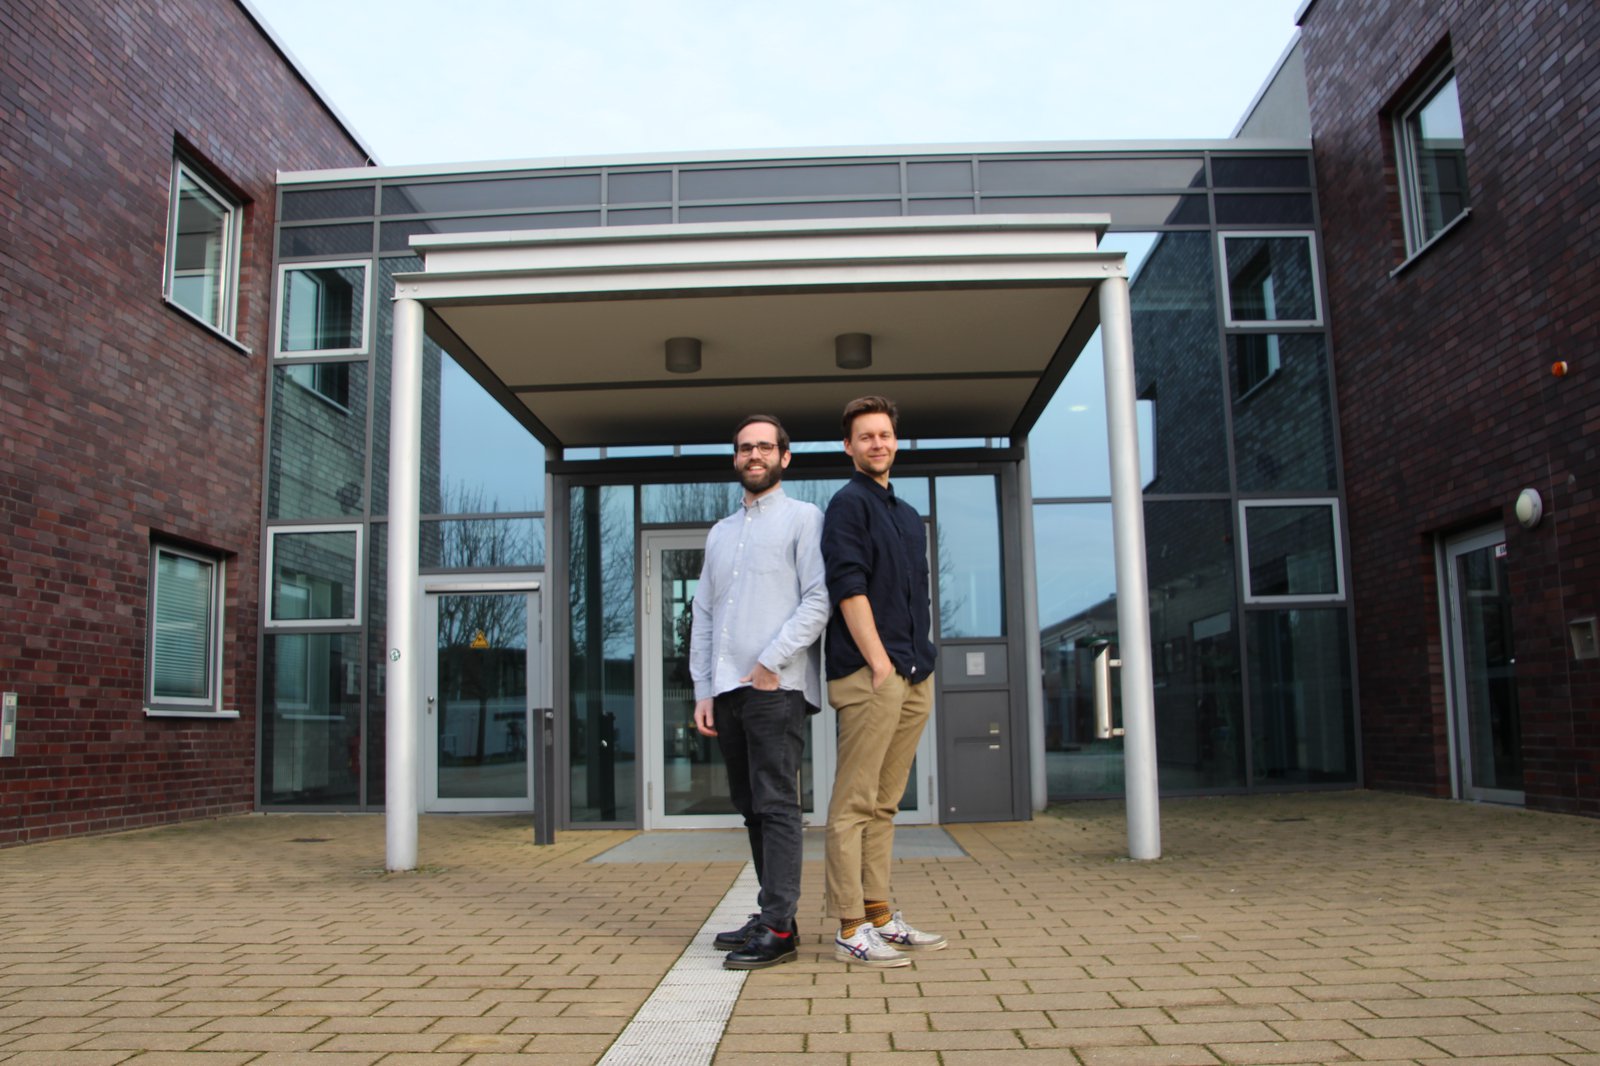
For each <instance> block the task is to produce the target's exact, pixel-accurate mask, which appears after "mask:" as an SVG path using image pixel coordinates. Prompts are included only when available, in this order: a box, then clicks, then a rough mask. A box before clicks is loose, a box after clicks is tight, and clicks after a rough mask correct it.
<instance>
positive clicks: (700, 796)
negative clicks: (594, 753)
mask: <svg viewBox="0 0 1600 1066" xmlns="http://www.w3.org/2000/svg"><path fill="white" fill-rule="evenodd" d="M705 544H706V531H705V530H703V529H697V530H673V531H671V532H654V533H653V532H646V533H645V534H644V560H643V566H641V568H640V569H641V571H642V573H643V578H644V590H643V591H644V595H643V601H642V604H641V607H642V609H643V618H644V622H643V625H642V626H641V627H640V630H641V632H642V634H643V643H644V686H645V687H644V741H645V742H644V767H645V768H644V797H645V803H644V827H645V828H646V829H695V828H736V827H739V826H742V825H743V824H744V822H743V820H742V819H741V818H740V817H739V815H738V814H737V813H736V812H735V811H734V809H733V804H732V803H731V802H730V801H729V799H728V775H727V771H726V770H725V769H724V767H723V763H722V752H721V750H720V749H718V747H717V741H716V738H715V737H703V736H701V735H700V734H699V732H698V731H697V730H696V729H695V727H694V682H693V681H692V680H691V679H690V677H689V638H690V633H691V629H692V627H693V624H694V614H693V603H694V593H695V588H696V587H697V586H698V584H699V580H700V567H701V565H702V564H703V562H704V561H705ZM821 717H822V716H821V715H813V716H812V717H811V728H810V730H808V731H807V739H806V750H805V754H804V756H803V757H802V759H801V764H800V801H801V804H800V805H801V810H802V812H803V813H804V816H805V820H806V824H808V825H809V824H812V823H813V822H814V821H816V818H815V811H816V803H815V797H816V795H817V794H818V789H819V785H820V783H819V782H818V780H817V776H818V775H817V773H816V769H817V768H816V767H814V766H813V759H812V755H813V753H814V752H816V751H819V750H822V748H821V723H820V721H819V719H820V718H821ZM822 794H823V795H826V793H825V792H824V793H822Z"/></svg>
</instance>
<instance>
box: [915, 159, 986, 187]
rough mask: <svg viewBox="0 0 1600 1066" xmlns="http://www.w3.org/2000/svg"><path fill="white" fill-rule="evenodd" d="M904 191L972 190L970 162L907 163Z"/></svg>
mask: <svg viewBox="0 0 1600 1066" xmlns="http://www.w3.org/2000/svg"><path fill="white" fill-rule="evenodd" d="M906 191H907V192H909V193H911V194H912V195H913V196H914V195H916V194H917V193H953V192H967V193H970V192H971V191H972V164H971V163H968V162H966V161H962V162H959V163H908V164H906Z"/></svg>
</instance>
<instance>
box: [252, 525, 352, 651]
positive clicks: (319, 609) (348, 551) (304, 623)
mask: <svg viewBox="0 0 1600 1066" xmlns="http://www.w3.org/2000/svg"><path fill="white" fill-rule="evenodd" d="M267 554H268V559H269V564H268V565H269V570H268V573H269V574H270V575H271V584H270V586H269V589H268V592H269V595H270V597H271V600H270V604H271V606H270V609H269V610H268V612H267V625H268V626H269V627H274V628H277V627H282V628H300V629H304V628H308V627H309V628H315V627H318V626H328V625H359V624H360V622H361V580H362V577H361V527H360V526H283V527H280V528H278V529H269V530H268V531H267Z"/></svg>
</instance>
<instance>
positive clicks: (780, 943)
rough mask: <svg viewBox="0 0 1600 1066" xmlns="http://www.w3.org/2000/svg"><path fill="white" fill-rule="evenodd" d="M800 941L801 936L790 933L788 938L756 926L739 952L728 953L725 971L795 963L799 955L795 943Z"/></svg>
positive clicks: (724, 964) (723, 966)
mask: <svg viewBox="0 0 1600 1066" xmlns="http://www.w3.org/2000/svg"><path fill="white" fill-rule="evenodd" d="M799 939H800V936H799V934H797V933H790V934H789V935H788V936H779V935H778V934H777V933H775V932H773V931H772V930H771V929H770V928H768V927H767V926H764V925H758V926H756V931H755V932H753V933H751V934H750V939H749V940H746V941H745V942H744V946H743V947H741V948H740V949H739V950H738V951H730V952H728V957H727V958H725V959H723V960H722V968H723V969H725V970H762V969H765V968H766V967H768V966H776V965H778V964H779V963H780V962H793V961H794V960H795V957H796V956H797V955H799V953H800V951H799V946H798V945H797V944H796V943H795V942H796V941H798V940H799Z"/></svg>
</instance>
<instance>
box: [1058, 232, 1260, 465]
mask: <svg viewBox="0 0 1600 1066" xmlns="http://www.w3.org/2000/svg"><path fill="white" fill-rule="evenodd" d="M1211 271H1212V254H1211V237H1210V235H1209V234H1205V233H1165V234H1162V235H1161V236H1160V237H1159V238H1158V239H1157V240H1156V242H1155V245H1154V246H1153V247H1152V248H1151V250H1150V254H1149V255H1148V256H1147V257H1146V258H1145V260H1144V263H1143V265H1142V266H1141V267H1140V268H1139V273H1138V276H1137V277H1136V278H1134V280H1133V283H1132V285H1131V286H1130V288H1129V302H1130V306H1131V308H1132V312H1133V359H1134V378H1135V387H1136V391H1137V394H1138V397H1139V398H1140V399H1141V400H1146V401H1148V402H1149V403H1150V404H1152V405H1153V411H1152V418H1153V421H1154V425H1155V448H1154V459H1153V462H1152V464H1151V465H1152V470H1150V471H1149V472H1147V473H1146V475H1145V477H1146V485H1145V487H1146V490H1147V491H1149V492H1151V493H1177V492H1226V491H1227V490H1228V446H1227V433H1226V430H1225V428H1224V424H1223V412H1222V404H1223V391H1222V352H1221V350H1220V344H1219V340H1218V337H1217V309H1216V296H1215V292H1216V290H1215V282H1214V278H1213V275H1212V272H1211ZM1036 491H1037V490H1036Z"/></svg>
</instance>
